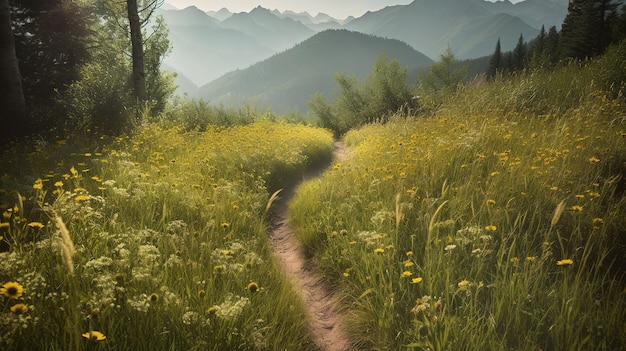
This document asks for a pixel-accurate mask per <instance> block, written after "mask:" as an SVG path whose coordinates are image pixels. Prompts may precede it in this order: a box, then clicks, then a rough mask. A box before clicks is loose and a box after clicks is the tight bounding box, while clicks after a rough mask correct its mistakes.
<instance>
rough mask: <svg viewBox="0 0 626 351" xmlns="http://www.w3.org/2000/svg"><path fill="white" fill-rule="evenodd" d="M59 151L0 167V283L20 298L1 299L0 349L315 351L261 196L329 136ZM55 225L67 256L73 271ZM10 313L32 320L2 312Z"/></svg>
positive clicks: (144, 141) (239, 133)
mask: <svg viewBox="0 0 626 351" xmlns="http://www.w3.org/2000/svg"><path fill="white" fill-rule="evenodd" d="M65 144H66V143H65V142H60V143H57V144H55V145H48V146H47V147H45V148H43V147H40V146H38V147H36V148H35V149H34V150H33V152H30V153H28V154H25V153H24V149H26V147H25V146H24V145H22V146H20V145H16V146H15V147H14V148H12V149H10V150H8V151H7V152H6V153H4V154H3V157H2V159H3V163H4V164H6V165H11V167H8V168H6V169H5V172H6V173H5V175H4V176H3V178H2V188H3V189H6V190H4V191H3V192H2V194H1V195H2V197H3V200H2V202H3V205H4V208H3V212H4V216H3V219H2V227H1V228H0V230H2V232H1V233H0V236H3V240H2V242H3V244H4V249H7V248H8V249H9V251H8V252H3V253H0V284H5V283H8V282H16V283H18V284H20V285H21V286H22V287H23V294H22V296H20V297H18V298H17V299H10V298H8V297H6V296H0V301H1V302H2V305H1V307H0V345H2V348H3V349H6V350H26V349H28V350H83V349H87V348H89V347H91V346H93V347H94V348H95V347H96V346H97V348H99V349H109V350H170V349H176V350H194V349H199V350H239V349H241V350H253V349H270V350H283V349H302V348H305V349H307V348H309V347H311V344H310V342H309V341H308V340H310V338H309V336H308V330H307V327H306V321H304V320H302V315H303V307H302V306H301V305H300V302H299V300H298V298H297V295H296V294H295V292H294V291H293V290H292V287H291V284H290V283H289V282H287V281H286V280H285V279H284V277H283V276H282V274H281V273H280V271H279V268H278V265H277V264H276V262H275V260H274V258H273V257H272V256H271V250H270V248H269V244H268V242H267V240H266V223H265V221H264V215H265V208H266V204H267V201H268V198H269V193H268V190H271V188H272V187H277V186H278V184H280V182H283V181H288V180H290V179H291V178H293V177H298V176H300V177H301V174H302V173H303V171H304V169H305V168H306V167H309V166H311V164H312V163H316V162H322V161H323V160H327V162H328V160H329V159H330V155H331V152H332V136H331V135H330V133H328V132H326V131H324V130H321V129H315V128H310V127H304V126H301V125H287V124H280V123H271V122H257V123H253V124H250V125H247V126H237V127H232V128H209V129H208V130H207V131H206V132H202V133H195V132H181V131H180V130H179V129H177V128H161V127H159V126H157V125H150V126H148V127H146V128H145V129H143V130H141V131H140V132H139V133H138V134H137V135H135V136H133V138H119V139H115V140H108V139H107V138H105V140H103V141H102V142H101V143H100V144H98V145H95V146H93V147H89V148H83V147H81V146H77V145H72V146H69V145H65ZM24 161H26V162H24ZM13 172H15V173H13ZM31 177H41V179H39V180H37V179H35V178H31ZM14 190H20V192H21V194H22V195H23V196H24V198H23V202H19V201H17V196H16V194H15V192H14ZM14 204H15V206H14ZM42 209H43V211H42ZM56 215H58V216H59V217H60V218H62V220H63V221H64V222H65V224H66V226H67V229H68V230H69V236H70V237H71V240H72V241H73V246H74V248H75V250H76V252H75V253H74V254H73V255H71V259H70V260H68V256H70V255H68V256H65V258H64V257H63V256H62V255H61V253H63V252H68V251H67V249H68V245H69V243H68V242H67V240H63V239H62V237H61V236H60V235H59V234H58V230H57V228H56V227H55V224H54V219H55V216H56ZM36 223H40V224H36ZM31 241H33V242H31ZM70 269H73V272H74V273H73V274H71V273H70ZM250 284H251V285H250ZM256 288H258V289H256ZM17 304H24V305H25V306H27V309H28V311H26V313H23V314H17V313H15V312H13V311H11V307H13V306H15V305H17ZM90 330H96V331H100V332H102V333H104V334H105V335H106V340H105V341H102V342H99V345H91V342H89V341H88V340H87V339H85V338H83V337H81V334H83V333H86V332H88V331H90Z"/></svg>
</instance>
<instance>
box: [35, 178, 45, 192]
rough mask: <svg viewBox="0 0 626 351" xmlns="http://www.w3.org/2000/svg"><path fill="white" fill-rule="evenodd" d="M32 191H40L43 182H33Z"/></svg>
mask: <svg viewBox="0 0 626 351" xmlns="http://www.w3.org/2000/svg"><path fill="white" fill-rule="evenodd" d="M33 189H35V190H41V189H43V180H41V179H37V180H36V181H35V184H33Z"/></svg>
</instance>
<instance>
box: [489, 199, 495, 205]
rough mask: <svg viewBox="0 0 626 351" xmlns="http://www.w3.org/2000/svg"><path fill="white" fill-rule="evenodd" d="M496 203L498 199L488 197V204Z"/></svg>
mask: <svg viewBox="0 0 626 351" xmlns="http://www.w3.org/2000/svg"><path fill="white" fill-rule="evenodd" d="M495 204H496V200H494V199H487V205H495Z"/></svg>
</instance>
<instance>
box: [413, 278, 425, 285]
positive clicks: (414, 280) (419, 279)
mask: <svg viewBox="0 0 626 351" xmlns="http://www.w3.org/2000/svg"><path fill="white" fill-rule="evenodd" d="M422 280H423V279H422V277H417V278H413V279H411V283H412V284H419V283H421V282H422Z"/></svg>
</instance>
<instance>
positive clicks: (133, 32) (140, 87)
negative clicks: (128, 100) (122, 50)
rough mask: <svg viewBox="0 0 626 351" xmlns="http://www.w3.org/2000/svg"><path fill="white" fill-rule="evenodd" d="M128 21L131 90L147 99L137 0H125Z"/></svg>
mask: <svg viewBox="0 0 626 351" xmlns="http://www.w3.org/2000/svg"><path fill="white" fill-rule="evenodd" d="M126 5H127V8H128V21H129V23H130V42H131V45H132V50H133V51H132V55H133V91H134V94H135V98H137V100H139V101H148V92H147V90H146V74H145V71H144V58H143V39H142V37H141V22H140V21H139V12H138V10H137V0H126Z"/></svg>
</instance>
